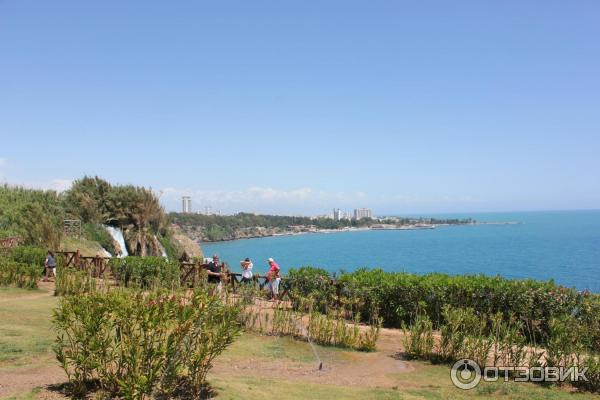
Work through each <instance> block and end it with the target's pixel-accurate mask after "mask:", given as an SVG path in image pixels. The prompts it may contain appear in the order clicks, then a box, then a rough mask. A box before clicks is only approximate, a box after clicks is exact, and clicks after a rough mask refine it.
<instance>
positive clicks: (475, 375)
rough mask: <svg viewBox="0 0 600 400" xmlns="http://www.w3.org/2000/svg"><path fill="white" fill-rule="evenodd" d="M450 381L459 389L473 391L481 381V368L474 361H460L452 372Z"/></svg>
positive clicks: (453, 367)
mask: <svg viewBox="0 0 600 400" xmlns="http://www.w3.org/2000/svg"><path fill="white" fill-rule="evenodd" d="M450 379H451V380H452V383H453V384H454V386H456V387H457V388H459V389H464V390H469V389H473V388H474V387H475V386H477V385H479V382H480V381H481V368H480V367H479V365H477V363H476V362H475V361H473V360H469V359H463V360H458V361H457V362H455V363H454V365H453V366H452V370H450Z"/></svg>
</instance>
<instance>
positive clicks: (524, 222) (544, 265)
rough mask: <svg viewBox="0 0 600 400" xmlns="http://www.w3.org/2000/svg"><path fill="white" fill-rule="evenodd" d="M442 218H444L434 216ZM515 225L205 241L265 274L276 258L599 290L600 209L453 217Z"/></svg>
mask: <svg viewBox="0 0 600 400" xmlns="http://www.w3.org/2000/svg"><path fill="white" fill-rule="evenodd" d="M429 216H435V217H439V216H440V215H429ZM444 216H447V217H472V218H474V219H476V220H477V221H480V222H491V221H518V222H519V223H518V224H514V225H468V226H447V227H438V228H437V229H430V230H412V231H359V232H342V233H322V234H321V233H318V234H306V235H299V236H280V237H269V238H260V239H245V240H237V241H231V242H220V243H204V244H203V245H202V247H203V249H204V252H205V254H207V255H212V254H214V253H217V254H219V255H220V256H221V258H222V259H223V260H224V261H226V262H228V263H229V264H230V265H231V266H232V267H233V268H235V267H236V266H237V265H239V260H242V259H243V258H245V257H250V258H251V259H252V260H253V261H254V266H255V267H254V269H255V271H257V272H259V273H264V272H265V271H266V270H267V264H266V260H267V258H269V257H273V258H275V259H276V260H277V261H278V262H279V264H280V265H281V267H282V270H283V271H284V272H285V270H286V269H288V268H290V267H299V266H303V265H311V266H319V267H323V268H325V269H327V270H329V271H331V272H336V271H339V270H345V271H352V270H354V269H356V268H358V267H381V268H383V269H385V270H388V271H408V272H417V273H427V272H444V273H449V274H473V273H483V274H487V275H501V276H504V277H508V278H536V279H545V280H546V279H554V280H555V281H556V282H557V283H560V284H562V285H566V286H569V287H576V288H577V289H579V290H584V289H588V290H591V291H594V292H598V293H600V210H598V211H553V212H527V213H486V214H452V215H444Z"/></svg>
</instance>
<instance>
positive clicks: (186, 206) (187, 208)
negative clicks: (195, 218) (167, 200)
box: [181, 196, 192, 214]
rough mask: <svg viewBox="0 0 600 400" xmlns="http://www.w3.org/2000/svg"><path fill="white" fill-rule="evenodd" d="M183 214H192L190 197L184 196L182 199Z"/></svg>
mask: <svg viewBox="0 0 600 400" xmlns="http://www.w3.org/2000/svg"><path fill="white" fill-rule="evenodd" d="M181 212H182V213H184V214H190V213H191V212H192V198H191V197H190V196H183V197H182V198H181Z"/></svg>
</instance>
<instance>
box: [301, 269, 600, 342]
mask: <svg viewBox="0 0 600 400" xmlns="http://www.w3.org/2000/svg"><path fill="white" fill-rule="evenodd" d="M290 277H291V278H293V279H292V285H293V286H296V285H295V282H300V283H301V284H300V285H298V286H297V287H294V289H293V290H292V292H293V293H294V294H295V295H296V296H298V297H302V296H304V297H311V298H313V299H315V301H316V304H315V306H314V307H315V309H317V310H325V309H326V308H328V307H331V306H334V305H336V304H343V303H344V302H354V303H353V305H352V309H353V312H354V313H360V315H361V316H362V318H363V321H368V320H370V319H371V318H372V316H373V313H377V315H378V316H381V317H382V318H383V323H384V326H387V327H393V328H398V327H401V326H402V324H403V323H404V324H405V325H411V324H412V322H413V321H414V320H415V317H416V315H417V314H418V313H419V312H422V313H424V314H425V315H427V316H428V317H429V319H430V320H431V322H432V324H433V327H434V328H435V329H438V328H439V327H440V326H442V324H444V323H445V317H446V316H445V315H444V308H445V307H446V306H450V307H453V308H470V309H472V310H473V313H475V315H484V314H485V315H495V314H497V313H500V314H501V315H502V318H503V320H504V321H508V320H509V319H513V320H519V321H524V324H523V326H522V327H521V328H522V330H521V334H523V335H525V336H526V337H527V338H531V339H535V342H536V343H538V344H542V343H546V342H547V340H548V338H549V334H550V322H551V321H552V319H553V318H558V317H561V316H567V315H570V316H573V318H575V320H576V321H578V322H579V323H580V324H581V325H584V326H586V329H587V331H588V335H589V346H590V347H589V348H600V296H598V295H595V294H590V293H585V292H577V291H576V290H575V289H569V288H565V287H562V286H559V285H556V284H555V283H554V282H553V281H537V280H531V279H527V280H512V279H506V278H502V277H499V276H496V277H491V276H485V275H460V276H450V275H446V274H439V273H434V274H426V275H419V274H411V273H405V272H385V271H383V270H381V269H373V270H369V269H366V268H362V269H358V270H356V271H354V272H351V273H342V274H340V275H339V276H338V277H337V282H339V284H340V288H339V289H338V290H337V291H336V289H334V287H333V286H332V285H329V286H327V287H324V288H321V286H326V285H325V284H324V282H328V281H329V279H330V277H329V275H328V274H327V272H326V271H325V270H323V269H318V268H312V267H303V268H300V269H299V270H293V273H290ZM311 280H312V281H313V282H312V283H311V282H310V281H311ZM419 307H422V308H423V309H422V310H419ZM485 328H486V334H487V333H490V332H491V329H492V328H493V327H492V323H491V322H488V324H487V325H486V327H485ZM526 330H530V331H531V332H526Z"/></svg>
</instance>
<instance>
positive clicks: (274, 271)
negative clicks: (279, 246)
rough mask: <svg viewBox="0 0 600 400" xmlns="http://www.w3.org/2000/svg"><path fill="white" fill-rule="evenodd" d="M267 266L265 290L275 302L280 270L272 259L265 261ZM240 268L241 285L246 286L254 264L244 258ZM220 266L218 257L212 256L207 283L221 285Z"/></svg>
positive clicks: (250, 277) (250, 279)
mask: <svg viewBox="0 0 600 400" xmlns="http://www.w3.org/2000/svg"><path fill="white" fill-rule="evenodd" d="M267 263H268V265H269V271H268V272H267V275H266V280H267V288H268V289H269V293H270V295H271V299H273V300H277V299H278V296H279V283H280V282H281V268H279V264H277V263H276V262H275V260H273V259H272V258H269V259H268V260H267ZM240 266H241V267H242V281H241V282H242V283H244V284H248V283H250V282H252V277H253V274H252V268H253V267H254V264H253V263H252V260H250V258H246V259H244V260H242V261H240ZM221 268H222V264H219V256H218V255H216V254H215V255H213V257H212V261H211V262H209V263H208V268H207V274H208V282H209V283H214V284H217V285H220V284H221V277H222V276H223V274H224V271H222V269H221Z"/></svg>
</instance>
